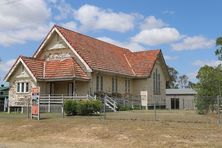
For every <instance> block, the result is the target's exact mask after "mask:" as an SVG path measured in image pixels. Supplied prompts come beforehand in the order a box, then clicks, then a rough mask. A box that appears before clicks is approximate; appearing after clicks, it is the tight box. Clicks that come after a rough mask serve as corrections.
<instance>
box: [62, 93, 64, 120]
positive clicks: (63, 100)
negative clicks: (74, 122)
mask: <svg viewBox="0 0 222 148" xmlns="http://www.w3.org/2000/svg"><path fill="white" fill-rule="evenodd" d="M62 118H64V97H63V94H62Z"/></svg>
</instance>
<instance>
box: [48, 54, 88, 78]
mask: <svg viewBox="0 0 222 148" xmlns="http://www.w3.org/2000/svg"><path fill="white" fill-rule="evenodd" d="M67 77H76V78H82V79H89V78H88V76H87V74H86V73H85V72H84V71H83V70H82V68H81V67H80V66H79V65H78V64H77V63H76V61H75V60H74V59H72V58H69V59H65V60H62V61H60V60H53V61H47V62H45V78H46V79H50V78H67Z"/></svg>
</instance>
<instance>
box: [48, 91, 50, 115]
mask: <svg viewBox="0 0 222 148" xmlns="http://www.w3.org/2000/svg"><path fill="white" fill-rule="evenodd" d="M50 98H51V96H50V94H49V100H48V113H50V111H51V109H50V107H51V106H50Z"/></svg>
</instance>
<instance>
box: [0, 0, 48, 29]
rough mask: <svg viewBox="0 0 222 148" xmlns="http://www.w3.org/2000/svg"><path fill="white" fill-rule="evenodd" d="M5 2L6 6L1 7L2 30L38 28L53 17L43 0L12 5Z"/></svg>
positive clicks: (0, 24)
mask: <svg viewBox="0 0 222 148" xmlns="http://www.w3.org/2000/svg"><path fill="white" fill-rule="evenodd" d="M3 1H5V4H4V5H0V30H9V29H21V28H27V27H36V26H37V25H41V24H42V23H45V22H46V20H49V17H50V16H51V11H50V9H49V8H48V7H47V4H46V3H45V2H44V1H43V0H38V1H30V0H20V1H12V2H11V3H7V2H8V1H7V0H3ZM3 1H1V2H3Z"/></svg>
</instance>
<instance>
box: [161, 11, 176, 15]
mask: <svg viewBox="0 0 222 148" xmlns="http://www.w3.org/2000/svg"><path fill="white" fill-rule="evenodd" d="M162 13H163V14H166V15H173V14H175V11H172V10H165V11H163V12H162Z"/></svg>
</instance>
